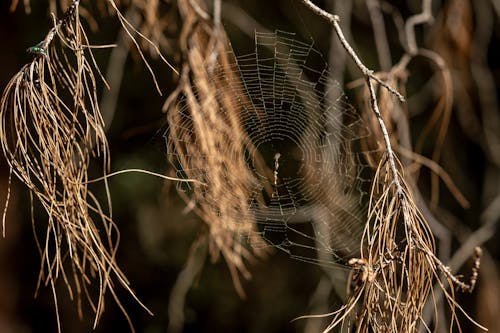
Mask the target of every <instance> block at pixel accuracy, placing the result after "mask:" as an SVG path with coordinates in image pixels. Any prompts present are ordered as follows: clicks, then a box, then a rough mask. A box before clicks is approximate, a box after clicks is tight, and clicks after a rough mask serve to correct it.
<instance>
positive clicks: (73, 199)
mask: <svg viewBox="0 0 500 333" xmlns="http://www.w3.org/2000/svg"><path fill="white" fill-rule="evenodd" d="M78 5H79V1H73V2H72V4H71V6H70V7H69V8H68V9H67V11H66V12H65V13H64V15H63V16H62V18H61V19H60V20H58V21H57V22H54V27H53V28H52V29H51V30H50V31H49V33H48V34H47V36H46V37H45V39H44V40H43V41H42V42H41V43H39V44H38V45H36V46H34V47H31V48H29V49H28V52H30V53H31V54H32V55H33V61H32V62H30V63H29V64H27V65H25V66H24V67H23V68H22V69H21V70H20V71H19V72H18V73H17V74H16V75H15V76H14V77H13V78H12V79H11V81H10V82H9V83H8V85H7V87H6V89H5V91H4V93H3V96H2V99H1V103H0V116H1V127H0V138H1V144H2V149H3V152H4V155H5V157H6V159H7V162H8V163H9V165H10V170H11V173H13V174H14V175H16V176H17V177H18V178H19V179H20V180H21V181H22V182H23V183H24V184H25V185H26V186H27V187H28V188H29V189H30V191H31V194H32V195H33V196H34V197H35V198H36V199H37V200H38V201H39V202H40V203H41V205H42V207H43V208H44V209H45V211H46V213H47V216H48V220H47V222H46V226H45V229H46V231H45V235H44V236H43V238H41V239H40V238H37V244H38V247H39V251H40V255H41V257H42V265H41V270H40V276H39V285H41V284H45V285H50V287H51V289H52V292H53V295H54V302H55V304H56V307H57V303H58V301H57V292H56V284H57V282H58V281H59V280H60V279H62V280H63V281H64V283H65V284H66V286H67V289H68V291H69V295H70V297H71V298H72V299H73V298H76V300H77V303H78V308H79V313H80V316H82V304H81V301H82V298H86V299H87V300H88V301H89V303H90V305H91V307H92V310H93V311H94V313H95V325H96V324H97V322H98V321H99V318H100V316H101V314H102V313H103V311H104V295H105V294H106V293H107V292H109V293H111V294H112V296H113V298H114V299H115V301H116V302H117V303H118V305H119V306H120V308H122V310H123V312H124V313H125V315H126V311H125V309H123V307H122V306H121V303H120V301H119V300H118V298H117V295H116V287H117V286H118V285H119V286H121V287H123V288H125V289H126V290H128V291H129V292H130V293H131V294H132V295H133V292H132V290H131V289H130V287H129V282H128V281H127V279H126V277H125V276H124V274H123V273H122V272H121V271H120V269H119V267H118V265H117V263H116V260H115V256H116V251H117V246H118V242H119V238H120V235H119V231H118V228H117V226H116V224H115V223H114V222H113V221H112V220H111V218H110V216H111V201H110V198H109V193H108V191H107V183H106V182H105V186H106V193H107V198H108V203H107V204H108V208H103V207H102V206H101V204H100V203H99V201H98V199H97V198H96V196H95V195H94V194H93V193H92V192H91V191H90V190H89V189H88V185H87V181H88V175H87V173H88V167H89V164H90V162H91V159H93V158H99V159H100V161H101V163H102V170H103V172H104V173H105V174H106V173H107V172H108V170H109V151H108V145H107V141H106V137H105V134H104V130H103V128H104V124H103V121H102V118H101V115H100V113H99V109H98V103H97V93H96V84H97V83H96V79H97V78H99V75H100V74H99V70H98V68H97V66H96V64H95V61H94V58H93V56H92V52H91V48H92V46H91V45H90V44H89V41H88V39H87V36H86V34H85V31H84V30H83V28H82V25H81V22H80V19H79V12H78V10H79V8H78ZM96 73H97V76H98V77H97V78H96ZM107 210H109V216H108V215H107V214H106V211H107ZM3 222H4V224H5V214H4V217H3ZM33 224H34V226H33V227H34V229H35V231H40V230H41V229H42V230H43V228H44V227H42V226H41V221H39V220H38V219H34V220H33ZM4 231H5V226H4ZM93 279H97V280H98V283H97V285H96V286H93V285H92V280H93ZM134 297H135V296H134ZM127 318H128V317H127ZM58 328H59V330H60V323H59V317H58Z"/></svg>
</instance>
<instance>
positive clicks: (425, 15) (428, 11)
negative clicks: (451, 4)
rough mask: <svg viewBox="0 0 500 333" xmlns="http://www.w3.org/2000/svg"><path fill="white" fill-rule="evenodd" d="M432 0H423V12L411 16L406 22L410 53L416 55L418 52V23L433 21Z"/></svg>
mask: <svg viewBox="0 0 500 333" xmlns="http://www.w3.org/2000/svg"><path fill="white" fill-rule="evenodd" d="M433 20H434V17H433V16H432V0H422V12H421V13H419V14H416V15H413V16H411V17H409V18H408V19H407V20H406V24H405V33H406V43H407V44H408V45H407V47H408V50H407V51H408V53H409V54H410V55H414V54H416V53H417V50H418V47H417V39H416V37H415V26H416V25H417V24H423V23H432V21H433Z"/></svg>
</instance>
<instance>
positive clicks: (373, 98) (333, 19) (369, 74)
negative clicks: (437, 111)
mask: <svg viewBox="0 0 500 333" xmlns="http://www.w3.org/2000/svg"><path fill="white" fill-rule="evenodd" d="M302 2H303V3H304V4H305V5H306V6H307V7H308V8H309V9H311V10H312V11H313V12H314V13H315V14H317V15H319V16H320V17H322V18H324V19H325V20H327V21H328V22H330V23H331V24H332V26H333V28H334V29H335V33H336V34H337V36H338V37H339V40H340V42H341V43H342V46H343V47H344V49H345V50H346V51H347V53H348V54H349V56H350V57H351V59H352V60H353V61H354V62H355V64H356V66H357V67H358V68H359V69H360V71H361V72H362V73H363V75H364V76H365V80H366V84H367V85H368V89H369V93H370V105H371V107H372V110H373V112H374V113H375V116H376V117H377V120H378V123H379V126H380V129H381V131H382V134H383V136H384V141H385V146H386V149H387V159H388V161H389V164H390V167H391V172H392V174H393V181H394V184H395V186H396V191H397V193H398V194H402V193H403V187H402V185H401V183H400V181H399V173H398V171H397V168H396V162H395V154H394V151H393V149H392V145H391V142H390V138H389V133H388V132H387V127H386V126H385V123H384V120H383V118H382V115H381V113H380V110H379V108H378V103H377V95H376V93H375V88H374V86H373V83H372V81H371V80H375V81H376V82H378V83H379V84H380V85H382V86H383V87H384V88H386V89H387V90H389V91H390V92H391V93H393V94H394V95H396V96H397V97H398V98H399V100H400V101H402V102H403V101H404V100H405V98H404V97H403V95H401V94H400V93H399V92H398V91H396V89H394V88H392V87H391V86H389V85H388V84H387V83H385V82H383V81H382V80H380V79H379V78H378V77H376V76H375V75H373V71H372V70H370V69H369V68H368V67H366V66H365V65H364V64H363V63H362V62H361V59H360V58H359V57H358V55H357V54H356V52H355V51H354V50H353V48H352V47H351V45H350V44H349V42H348V41H347V40H346V39H345V36H344V33H343V31H342V28H341V27H340V25H339V21H340V18H339V17H338V16H337V15H332V14H330V13H328V12H326V11H325V10H323V9H321V8H319V7H318V6H316V5H315V4H313V3H312V2H311V1H310V0H302Z"/></svg>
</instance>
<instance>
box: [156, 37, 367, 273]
mask: <svg viewBox="0 0 500 333" xmlns="http://www.w3.org/2000/svg"><path fill="white" fill-rule="evenodd" d="M229 52H231V53H232V52H233V51H229ZM231 56H234V54H231ZM234 59H236V61H235V62H234V63H232V64H231V65H230V66H231V71H232V72H233V73H235V74H236V75H233V76H231V75H229V76H228V75H226V74H225V72H224V71H223V70H220V71H219V70H217V69H215V70H213V71H212V72H211V73H212V75H213V80H214V82H215V81H217V82H218V81H224V82H225V84H226V87H227V89H229V90H231V93H230V94H228V93H227V92H220V94H224V96H225V97H227V96H231V98H232V99H233V101H232V103H234V105H235V106H236V107H235V108H234V109H235V110H237V119H238V121H239V124H241V128H242V129H243V131H244V133H245V134H246V136H247V139H246V140H243V142H244V143H243V145H244V146H245V147H243V149H242V151H243V152H244V154H245V156H244V159H245V162H246V165H247V167H248V169H249V170H251V174H252V177H253V180H252V181H251V182H249V183H247V184H248V185H247V190H248V192H247V193H248V198H247V200H248V201H247V203H248V205H247V210H246V211H245V212H244V213H242V212H241V211H240V210H238V209H235V210H234V216H232V220H233V221H232V223H235V224H238V223H242V221H243V220H245V221H248V216H251V217H252V218H251V221H252V223H255V228H254V229H253V233H255V234H257V235H258V236H259V237H258V238H255V237H252V241H250V240H248V242H249V243H250V245H251V246H253V247H262V246H264V247H267V246H271V247H275V248H278V249H280V250H282V251H285V252H286V253H288V254H289V255H290V256H291V257H293V258H296V259H299V260H304V261H308V262H314V263H321V264H325V265H330V264H333V265H336V264H338V263H345V262H346V259H348V258H350V257H353V256H356V255H357V253H358V251H359V244H360V238H361V234H362V231H363V228H364V220H365V212H364V209H363V206H364V201H365V195H366V193H367V190H368V188H369V177H368V176H367V175H366V172H367V169H368V168H367V167H366V163H364V162H363V154H366V153H367V152H363V151H362V149H361V148H360V147H361V145H360V140H361V139H362V138H365V137H366V136H367V135H368V132H367V130H366V127H365V126H363V125H362V121H361V119H360V117H359V115H357V114H356V110H354V109H353V107H352V106H351V105H349V103H347V101H346V97H345V95H344V93H343V91H342V89H341V88H340V87H339V86H338V84H336V83H335V82H333V81H332V80H330V79H329V71H330V70H331V69H330V68H329V67H328V66H327V64H326V62H325V60H324V58H323V57H322V55H321V54H320V53H319V52H318V51H316V50H315V49H314V48H313V43H312V42H309V43H307V42H302V41H300V40H298V39H297V38H296V36H295V34H293V33H286V32H282V31H276V32H274V33H256V34H255V52H253V53H251V54H246V55H242V56H234ZM215 66H217V65H215ZM193 90H194V93H195V95H196V96H197V98H200V93H199V92H197V91H196V89H193ZM187 108H188V105H187V103H186V101H185V100H184V101H183V100H182V99H181V100H180V101H179V103H178V110H179V113H180V114H181V115H182V118H183V121H182V122H181V123H179V124H169V126H170V127H172V126H177V127H182V132H183V133H184V134H183V136H182V137H175V136H172V135H171V134H169V135H166V138H167V141H174V144H172V142H170V144H169V147H181V146H183V145H182V142H180V141H183V142H186V141H190V143H191V144H193V143H194V145H195V146H196V143H197V140H200V138H199V136H197V135H196V133H194V130H193V126H192V125H191V121H192V119H191V118H190V117H191V113H190V112H188V111H187V110H186V109H187ZM219 112H220V113H221V114H223V115H226V113H227V115H226V118H228V119H229V118H231V115H232V112H234V110H226V109H223V108H221V109H220V110H219ZM229 113H231V115H230V114H229ZM170 132H176V133H177V132H179V131H178V130H177V129H176V130H175V131H170ZM186 133H187V134H186ZM197 153H199V152H195V151H185V150H182V149H181V150H180V149H170V150H169V151H168V154H169V159H170V161H173V165H174V167H175V168H176V170H177V176H181V177H182V176H186V174H189V175H190V178H193V177H194V178H196V179H198V180H200V181H206V180H207V179H209V178H210V175H209V173H210V171H209V170H204V169H203V168H199V170H198V169H196V168H194V169H193V168H192V166H190V165H189V160H190V158H191V157H194V154H197ZM225 153H227V154H225ZM233 153H234V152H224V155H229V156H230V155H231V154H233ZM181 154H183V156H180V155H181ZM196 158H202V159H203V158H204V157H200V156H196ZM235 158H236V157H235ZM179 161H184V163H181V162H179ZM186 164H187V165H186ZM224 169H225V170H224ZM186 170H189V172H186ZM217 172H226V173H231V172H238V170H231V169H230V168H227V167H224V164H222V165H221V170H217ZM245 177H246V176H245ZM191 186H192V184H187V183H185V184H183V185H182V188H181V189H180V190H181V192H183V193H185V194H186V196H187V197H189V196H190V195H189V194H190V193H192V188H191ZM227 191H231V188H228V189H227ZM191 199H192V200H194V201H196V198H195V197H194V199H193V197H191ZM204 199H205V200H208V206H209V207H210V206H211V207H218V205H217V202H216V201H217V198H216V197H211V198H208V199H207V198H204ZM211 202H212V203H213V204H212V205H211V204H210V203H211ZM195 204H196V203H195ZM243 215H244V216H243ZM213 216H217V214H214V215H213ZM241 237H242V238H247V239H250V237H248V235H243V234H242V235H241ZM255 239H260V240H261V241H255Z"/></svg>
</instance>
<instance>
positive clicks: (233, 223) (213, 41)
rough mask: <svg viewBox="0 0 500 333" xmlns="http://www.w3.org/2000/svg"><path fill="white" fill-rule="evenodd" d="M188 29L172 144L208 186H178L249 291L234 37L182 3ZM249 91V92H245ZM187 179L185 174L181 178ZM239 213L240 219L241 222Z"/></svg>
mask: <svg viewBox="0 0 500 333" xmlns="http://www.w3.org/2000/svg"><path fill="white" fill-rule="evenodd" d="M178 5H179V10H180V12H181V15H182V16H183V21H184V27H183V31H182V34H181V40H180V43H181V48H182V50H183V52H184V55H185V56H186V60H185V63H184V65H183V70H182V76H181V81H180V84H179V86H178V88H177V90H176V91H175V92H174V94H172V95H171V96H170V97H169V99H168V100H167V102H166V103H165V106H164V110H166V112H167V117H168V123H169V132H168V134H167V135H168V137H167V144H168V145H169V146H168V148H167V149H168V150H169V151H175V152H176V155H170V156H171V158H178V160H171V162H172V163H173V164H174V165H180V166H181V167H182V169H183V171H184V173H185V176H187V178H194V179H197V178H199V174H200V173H201V174H202V175H203V178H202V179H198V180H199V181H200V182H202V184H193V186H192V187H190V188H189V189H185V188H179V190H180V191H179V193H180V194H181V196H183V197H184V198H185V200H186V202H187V204H188V205H190V206H192V207H193V209H194V211H195V212H196V213H197V214H198V215H199V216H200V217H201V218H202V219H203V221H204V222H205V223H206V224H207V227H208V232H209V234H210V253H211V255H212V260H216V259H217V257H218V256H219V253H221V254H222V256H223V257H224V258H225V260H226V262H227V264H228V266H229V269H230V271H231V275H232V277H233V281H234V284H235V287H236V289H237V291H238V293H239V294H240V295H244V291H243V289H242V287H241V284H240V281H239V276H240V274H242V275H243V277H245V278H249V277H250V272H249V271H248V270H247V268H246V264H245V260H250V259H251V258H252V253H251V252H250V250H249V249H247V247H246V246H245V244H244V243H245V241H246V240H247V239H249V238H253V237H254V235H253V234H254V232H255V223H254V219H255V218H254V217H253V216H252V214H251V210H250V204H251V200H252V196H251V193H252V192H251V190H252V188H253V186H254V185H253V184H254V183H255V179H254V176H253V175H252V173H251V171H250V169H249V167H248V166H247V163H246V160H245V154H246V153H250V154H253V153H255V152H252V151H245V147H248V142H249V140H248V138H247V135H246V134H245V132H244V131H243V128H242V125H241V124H240V121H239V115H238V114H239V112H240V110H239V108H240V106H239V105H238V104H237V101H238V99H242V98H243V99H244V98H246V97H245V96H244V95H242V96H237V95H235V91H238V89H234V87H229V86H228V85H229V84H234V85H235V86H237V85H239V84H241V83H240V82H239V76H238V73H234V70H233V69H232V64H233V63H234V61H235V59H232V58H231V56H230V54H229V53H228V45H229V43H228V40H227V37H226V35H225V33H224V31H223V30H222V27H221V26H219V25H215V26H214V25H213V23H212V22H211V21H205V20H203V19H202V18H200V17H199V16H198V15H197V13H196V11H195V10H194V9H193V7H192V5H191V4H190V3H189V1H179V3H178ZM240 91H241V92H243V89H242V88H241V89H240ZM178 176H182V175H178ZM235 217H238V218H237V220H235Z"/></svg>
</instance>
